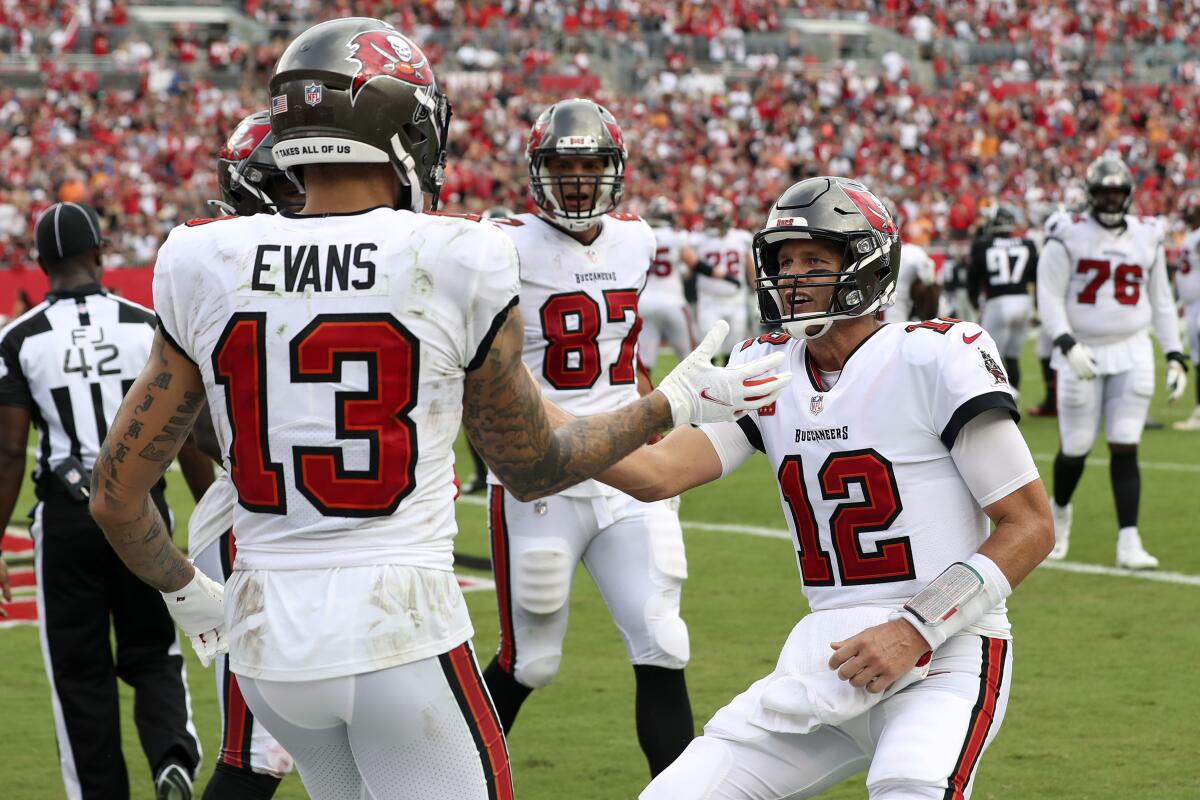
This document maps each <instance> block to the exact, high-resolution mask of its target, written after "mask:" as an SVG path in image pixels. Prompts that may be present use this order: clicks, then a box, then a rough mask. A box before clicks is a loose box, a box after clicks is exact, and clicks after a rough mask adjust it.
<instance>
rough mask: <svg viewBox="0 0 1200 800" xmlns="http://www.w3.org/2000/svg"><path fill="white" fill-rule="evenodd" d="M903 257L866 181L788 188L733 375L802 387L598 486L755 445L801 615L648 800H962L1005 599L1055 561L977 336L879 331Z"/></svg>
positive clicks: (988, 345) (937, 326)
mask: <svg viewBox="0 0 1200 800" xmlns="http://www.w3.org/2000/svg"><path fill="white" fill-rule="evenodd" d="M899 250H900V238H899V235H898V234H897V233H896V228H895V226H894V224H893V223H892V221H891V219H890V216H889V215H888V212H887V211H886V209H885V208H884V206H883V205H882V203H881V202H880V201H879V200H878V199H877V198H876V197H875V196H874V195H872V194H871V193H870V192H869V191H868V190H867V189H866V188H865V187H864V186H863V185H862V184H860V183H857V182H855V181H851V180H849V179H846V178H827V177H822V178H811V179H808V180H805V181H801V182H800V183H797V184H795V185H793V186H792V187H791V188H789V189H788V190H787V191H785V192H784V194H783V195H782V196H781V197H780V198H779V200H778V201H777V202H776V204H775V206H774V207H773V208H772V210H771V213H770V215H769V216H768V218H767V222H766V225H765V226H764V228H763V229H762V230H761V231H760V232H759V233H758V234H757V235H756V236H755V239H754V253H755V261H756V267H757V272H758V279H757V288H758V296H759V299H760V305H761V308H762V318H763V321H764V322H765V323H772V324H776V325H782V326H783V328H784V331H786V333H780V334H768V335H765V336H762V337H759V338H758V339H751V340H748V341H746V342H744V343H742V344H741V345H739V346H738V347H737V348H736V349H735V351H734V355H733V358H732V362H731V363H740V362H741V361H742V360H743V359H757V358H758V357H760V355H761V354H763V353H767V352H776V353H783V354H785V356H786V359H785V362H784V363H785V364H786V365H789V366H790V367H791V368H792V369H793V370H795V371H798V372H803V373H805V375H804V376H802V377H799V378H797V380H796V381H794V382H793V383H792V385H791V386H790V387H789V389H787V390H786V391H785V392H784V393H783V394H782V395H781V396H780V398H779V400H778V401H777V402H775V403H774V404H772V405H771V406H769V407H766V408H763V409H759V411H758V412H757V413H756V414H746V415H743V416H742V417H741V418H740V419H739V420H738V421H737V422H734V423H728V424H721V425H706V426H702V427H700V428H689V429H686V430H685V429H681V430H678V431H675V432H674V433H672V434H671V435H669V436H668V437H667V438H666V439H665V440H663V441H662V442H661V443H659V444H656V445H653V446H650V447H645V448H642V449H641V450H639V451H637V453H635V454H633V455H632V456H630V457H629V458H627V459H625V460H624V461H622V462H621V463H620V464H618V465H617V466H616V467H614V468H613V469H612V470H609V471H607V472H605V473H602V474H601V478H602V479H603V480H605V481H607V482H611V483H612V484H613V485H615V486H619V487H621V488H623V489H624V490H626V491H629V492H630V493H631V494H633V495H634V496H635V497H640V498H642V499H644V500H651V499H654V498H657V497H666V496H671V495H674V494H676V493H677V492H682V491H684V490H686V489H689V488H691V487H693V486H697V485H699V484H702V483H707V482H708V481H713V480H716V479H718V478H720V477H721V476H723V475H725V474H728V473H729V472H731V471H733V470H734V469H737V468H738V467H739V466H740V465H741V464H743V463H744V462H745V461H746V460H747V459H748V458H749V457H750V456H751V455H752V454H753V453H754V451H755V450H761V451H764V452H765V453H766V456H767V458H768V460H769V461H770V463H771V468H772V470H773V472H774V473H775V475H776V476H777V479H778V487H779V498H780V502H781V503H782V506H783V512H784V516H785V517H786V518H787V519H788V524H789V526H790V527H791V530H792V533H793V536H794V543H795V547H796V557H797V564H798V566H799V568H800V574H801V577H802V579H803V591H804V594H805V596H806V598H807V599H808V602H809V605H810V607H811V608H812V613H810V614H808V615H807V616H806V617H804V618H803V619H802V620H801V621H800V623H799V624H797V626H796V628H795V629H794V630H793V632H792V635H791V636H790V637H789V639H788V641H787V643H786V644H785V646H784V649H783V653H782V654H781V656H780V658H779V661H778V665H777V666H776V668H775V670H774V672H772V673H771V674H770V675H768V676H767V677H766V678H764V679H762V680H760V681H758V682H757V683H755V684H754V685H753V686H751V687H750V688H749V689H748V690H747V691H746V692H744V693H743V694H741V695H740V696H738V697H737V698H735V699H734V700H733V701H732V702H731V703H730V704H729V705H727V706H726V707H725V708H723V709H721V710H720V711H718V712H717V713H716V715H715V716H714V717H713V718H712V719H711V720H710V721H709V723H708V724H707V725H706V726H705V729H704V735H703V736H702V737H700V738H698V739H696V740H695V741H694V742H693V743H692V744H691V745H690V746H689V747H688V749H687V750H686V751H685V752H684V754H683V755H682V756H680V758H679V759H678V760H677V761H676V762H675V763H674V764H673V765H672V766H671V767H669V768H668V769H667V770H666V771H665V772H664V773H663V774H662V775H660V776H658V778H657V779H655V780H654V781H653V782H652V783H651V784H650V785H649V787H647V788H646V789H645V791H644V792H643V793H642V795H641V797H642V798H644V799H645V800H700V798H720V799H721V800H734V799H735V798H736V799H743V800H783V799H784V798H787V799H788V800H795V799H796V798H807V797H813V796H816V795H817V794H819V793H821V792H823V791H825V790H826V789H828V788H829V787H831V786H833V785H834V784H836V783H838V782H840V781H842V780H843V779H845V778H846V777H848V776H850V775H852V774H854V773H855V772H858V771H859V770H861V769H863V768H869V769H868V773H867V789H868V793H869V796H870V797H871V798H872V800H899V798H904V800H913V799H914V798H929V800H933V798H938V800H942V798H948V797H955V798H967V797H970V794H971V788H972V783H973V781H974V777H975V772H976V768H977V766H978V764H979V759H980V756H981V755H982V753H983V751H984V749H985V748H986V747H987V746H988V744H989V743H990V742H991V741H992V739H993V738H994V737H995V736H996V733H997V731H998V730H999V728H1000V725H1001V723H1002V722H1003V720H1004V713H1005V708H1006V704H1007V700H1008V694H1009V687H1010V684H1011V677H1012V672H1011V668H1012V647H1011V634H1010V629H1009V624H1008V620H1007V614H1006V610H1005V598H1006V597H1007V596H1008V594H1009V593H1010V591H1011V589H1012V587H1014V586H1016V585H1017V584H1018V583H1019V582H1020V581H1021V580H1022V579H1024V578H1025V576H1026V575H1027V574H1028V573H1029V572H1030V571H1031V570H1032V569H1033V568H1034V567H1035V566H1036V565H1037V564H1038V563H1039V562H1040V561H1041V560H1042V558H1043V557H1044V556H1045V555H1046V553H1047V552H1048V551H1049V549H1050V547H1051V545H1052V543H1053V533H1052V523H1051V519H1050V510H1049V508H1048V503H1047V500H1046V493H1045V489H1044V488H1043V487H1042V484H1041V482H1040V481H1039V479H1038V473H1037V469H1036V467H1035V466H1034V464H1033V458H1032V456H1031V455H1030V453H1029V449H1028V448H1027V446H1026V445H1025V441H1024V439H1022V437H1021V434H1020V432H1019V431H1018V430H1017V427H1016V425H1015V424H1014V420H1015V419H1016V417H1017V408H1016V405H1015V404H1014V402H1013V396H1012V394H1011V392H1010V391H1009V387H1008V384H1007V380H1006V377H1005V374H1004V369H1003V367H1002V366H1001V365H1000V356H999V354H998V353H997V352H996V348H995V345H994V344H993V343H992V340H991V339H990V337H988V335H987V333H986V332H985V331H984V330H983V329H982V328H980V327H979V326H977V325H975V324H972V323H966V322H958V321H956V320H932V321H929V322H922V323H914V324H911V325H904V324H883V323H881V322H879V321H878V320H877V318H876V312H877V311H878V309H879V308H880V307H882V306H884V305H885V304H886V303H887V302H888V301H889V300H890V299H891V294H892V292H893V291H894V289H895V264H896V262H897V260H898V256H899V255H900V253H899ZM881 398H884V399H885V400H884V403H885V406H886V408H885V409H883V410H881V407H880V399H881ZM989 521H990V522H991V523H994V525H995V529H994V530H992V531H991V532H990V534H989V529H990V527H991V526H990V525H989Z"/></svg>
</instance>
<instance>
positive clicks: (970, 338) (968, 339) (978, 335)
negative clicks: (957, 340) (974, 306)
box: [963, 331, 983, 344]
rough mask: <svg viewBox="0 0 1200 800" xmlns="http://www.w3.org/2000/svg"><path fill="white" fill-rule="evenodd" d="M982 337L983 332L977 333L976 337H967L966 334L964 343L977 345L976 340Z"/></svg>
mask: <svg viewBox="0 0 1200 800" xmlns="http://www.w3.org/2000/svg"><path fill="white" fill-rule="evenodd" d="M982 335H983V331H978V332H977V333H976V334H975V335H974V336H967V335H966V334H965V333H964V334H963V341H964V342H966V343H967V344H974V343H975V340H976V339H978V338H979V337H980V336H982Z"/></svg>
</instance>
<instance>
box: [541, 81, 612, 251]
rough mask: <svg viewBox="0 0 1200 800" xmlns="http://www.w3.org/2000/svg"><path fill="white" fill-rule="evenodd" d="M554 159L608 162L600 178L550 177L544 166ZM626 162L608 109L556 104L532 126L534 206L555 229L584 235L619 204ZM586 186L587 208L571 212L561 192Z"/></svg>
mask: <svg viewBox="0 0 1200 800" xmlns="http://www.w3.org/2000/svg"><path fill="white" fill-rule="evenodd" d="M553 156H594V157H596V158H599V159H603V160H604V169H603V171H602V172H601V173H599V174H575V175H571V174H558V175H556V174H551V172H550V170H549V169H547V167H546V162H547V160H548V159H550V158H552V157H553ZM628 157H629V151H628V150H626V149H625V136H624V134H622V133H621V126H619V125H618V124H617V120H616V118H615V117H613V115H612V114H610V113H609V112H608V109H606V108H605V107H604V106H602V105H600V104H598V103H594V102H592V101H591V100H584V99H582V98H575V99H574V100H563V101H561V102H558V103H555V104H554V105H552V106H550V107H549V108H547V109H546V110H545V111H543V112H542V113H541V114H540V115H539V116H538V118H537V121H536V122H534V123H533V129H532V130H531V131H530V132H529V143H528V145H526V147H525V158H526V159H527V160H528V161H529V184H530V189H531V190H532V192H533V202H534V204H535V205H536V206H537V207H538V209H539V210H540V211H541V212H542V214H544V215H545V216H546V217H547V218H548V219H550V220H551V221H553V222H554V223H555V224H558V225H561V226H563V227H564V228H567V229H568V230H573V231H585V230H587V229H588V228H590V227H592V226H593V225H595V224H596V222H597V221H599V219H600V218H601V217H603V216H604V215H605V214H608V213H609V212H611V211H613V210H615V209H616V207H617V206H618V205H619V204H620V202H621V193H622V192H623V191H624V187H625V159H626V158H628ZM588 184H591V188H592V191H591V203H590V204H589V205H588V206H587V207H586V208H579V209H571V210H568V209H566V208H564V207H563V205H562V203H560V202H559V199H560V197H561V196H562V195H563V193H565V192H568V191H570V190H571V189H579V188H580V187H582V186H585V185H588ZM555 190H557V193H556V191H555Z"/></svg>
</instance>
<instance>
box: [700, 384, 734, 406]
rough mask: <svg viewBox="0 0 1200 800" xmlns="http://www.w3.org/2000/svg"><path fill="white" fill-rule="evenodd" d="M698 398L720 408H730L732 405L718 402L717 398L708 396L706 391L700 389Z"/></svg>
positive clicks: (722, 401)
mask: <svg viewBox="0 0 1200 800" xmlns="http://www.w3.org/2000/svg"><path fill="white" fill-rule="evenodd" d="M700 397H701V398H703V399H704V400H707V401H708V402H710V403H716V404H717V405H720V406H729V407H730V408H732V407H733V403H726V402H725V401H724V400H718V399H717V398H715V397H713V396H712V395H710V394H709V393H708V389H701V390H700Z"/></svg>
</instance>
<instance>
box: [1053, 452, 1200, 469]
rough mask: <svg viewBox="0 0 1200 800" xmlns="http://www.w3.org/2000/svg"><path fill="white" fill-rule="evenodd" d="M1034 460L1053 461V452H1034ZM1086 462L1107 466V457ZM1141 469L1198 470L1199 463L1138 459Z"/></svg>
mask: <svg viewBox="0 0 1200 800" xmlns="http://www.w3.org/2000/svg"><path fill="white" fill-rule="evenodd" d="M1033 460H1034V461H1049V462H1051V463H1053V462H1054V453H1034V454H1033ZM1087 463H1088V464H1089V465H1091V466H1096V467H1107V466H1108V459H1107V458H1089V459H1088V460H1087ZM1138 466H1139V467H1141V468H1142V469H1151V470H1155V469H1157V470H1162V471H1164V472H1200V464H1176V463H1174V462H1171V461H1138Z"/></svg>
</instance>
